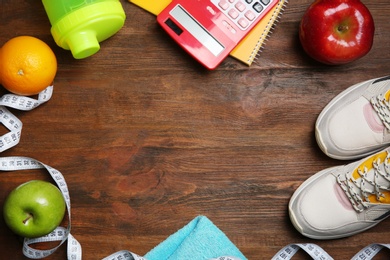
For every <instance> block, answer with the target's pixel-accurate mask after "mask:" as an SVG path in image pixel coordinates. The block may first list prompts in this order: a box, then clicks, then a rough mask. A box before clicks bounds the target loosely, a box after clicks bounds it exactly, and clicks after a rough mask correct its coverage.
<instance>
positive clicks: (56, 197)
mask: <svg viewBox="0 0 390 260" xmlns="http://www.w3.org/2000/svg"><path fill="white" fill-rule="evenodd" d="M64 215H65V200H64V197H63V196H62V193H61V192H60V190H59V189H58V188H57V187H56V186H54V185H53V184H51V183H50V182H46V181H41V180H32V181H29V182H26V183H23V184H22V185H20V186H18V187H17V188H15V189H14V190H13V191H11V193H10V194H9V195H8V196H7V198H6V200H5V202H4V207H3V216H4V220H5V223H6V224H7V226H8V227H9V228H10V229H11V230H12V231H13V232H14V233H16V234H17V235H19V236H22V237H27V238H35V237H41V236H44V235H47V234H49V233H50V232H52V231H53V230H54V229H55V228H56V227H58V225H59V224H60V223H61V221H62V219H63V218H64Z"/></svg>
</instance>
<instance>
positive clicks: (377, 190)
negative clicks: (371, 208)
mask: <svg viewBox="0 0 390 260" xmlns="http://www.w3.org/2000/svg"><path fill="white" fill-rule="evenodd" d="M350 181H351V182H353V183H354V186H355V188H354V189H355V192H356V193H357V194H361V196H362V199H363V200H365V201H367V199H368V201H367V202H371V203H388V204H390V190H389V189H390V155H388V152H387V151H384V152H381V153H378V154H375V155H373V156H371V157H369V158H368V159H366V160H365V161H363V162H362V163H361V164H360V165H358V167H356V168H355V169H354V170H353V172H352V174H351V178H350ZM366 196H367V197H366Z"/></svg>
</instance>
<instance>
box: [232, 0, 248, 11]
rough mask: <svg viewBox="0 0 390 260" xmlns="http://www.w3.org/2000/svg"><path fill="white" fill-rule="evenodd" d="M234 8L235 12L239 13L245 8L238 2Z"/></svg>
mask: <svg viewBox="0 0 390 260" xmlns="http://www.w3.org/2000/svg"><path fill="white" fill-rule="evenodd" d="M235 7H236V8H237V10H238V11H240V12H242V11H244V10H245V8H246V6H245V5H244V4H243V3H241V2H238V3H237V4H236V5H235Z"/></svg>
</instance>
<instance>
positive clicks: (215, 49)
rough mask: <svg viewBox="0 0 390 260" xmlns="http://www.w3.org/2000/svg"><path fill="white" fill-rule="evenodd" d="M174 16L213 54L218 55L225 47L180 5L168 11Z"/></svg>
mask: <svg viewBox="0 0 390 260" xmlns="http://www.w3.org/2000/svg"><path fill="white" fill-rule="evenodd" d="M170 15H171V16H172V17H173V18H175V20H176V21H177V22H179V23H180V25H181V26H183V27H184V28H185V29H186V30H187V31H188V32H189V33H190V34H191V35H192V36H193V37H194V38H195V39H196V40H198V41H199V42H200V43H201V44H202V45H203V46H204V47H206V48H207V49H208V50H209V51H210V52H211V53H212V54H213V55H214V56H218V55H219V54H220V53H221V52H222V51H223V50H224V49H225V47H224V46H223V45H222V44H221V43H219V42H218V41H217V40H216V39H215V38H214V37H213V36H211V35H210V34H209V32H208V31H207V30H206V29H204V28H203V27H202V26H201V25H200V24H199V23H198V22H197V21H196V20H195V19H194V18H193V17H192V16H190V15H189V14H188V13H187V12H186V11H185V10H184V9H183V7H181V6H180V5H177V6H176V7H175V8H173V9H172V10H171V11H170Z"/></svg>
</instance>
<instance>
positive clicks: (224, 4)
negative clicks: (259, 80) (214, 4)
mask: <svg viewBox="0 0 390 260" xmlns="http://www.w3.org/2000/svg"><path fill="white" fill-rule="evenodd" d="M218 5H219V7H221V8H222V9H223V10H226V9H228V8H229V3H228V2H226V1H225V0H221V1H219V3H218Z"/></svg>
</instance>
